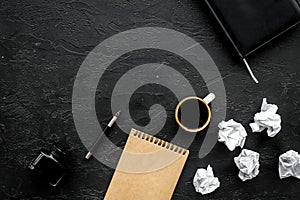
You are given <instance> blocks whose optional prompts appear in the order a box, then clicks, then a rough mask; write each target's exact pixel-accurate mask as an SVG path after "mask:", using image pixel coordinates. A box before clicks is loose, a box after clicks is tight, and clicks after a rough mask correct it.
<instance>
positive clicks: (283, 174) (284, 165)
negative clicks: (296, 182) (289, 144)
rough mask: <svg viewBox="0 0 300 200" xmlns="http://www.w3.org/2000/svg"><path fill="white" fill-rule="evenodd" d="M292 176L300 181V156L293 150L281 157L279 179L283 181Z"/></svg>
mask: <svg viewBox="0 0 300 200" xmlns="http://www.w3.org/2000/svg"><path fill="white" fill-rule="evenodd" d="M290 176H293V177H296V178H298V179H300V155H299V153H298V152H296V151H293V150H289V151H287V152H285V153H284V154H282V155H281V156H279V177H280V178H281V179H283V178H287V177H290Z"/></svg>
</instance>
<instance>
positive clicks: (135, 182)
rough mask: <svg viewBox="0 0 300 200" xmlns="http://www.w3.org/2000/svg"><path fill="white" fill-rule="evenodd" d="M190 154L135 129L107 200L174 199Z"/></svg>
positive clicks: (113, 179) (116, 171)
mask: <svg viewBox="0 0 300 200" xmlns="http://www.w3.org/2000/svg"><path fill="white" fill-rule="evenodd" d="M188 154H189V151H188V150H186V149H183V148H180V147H178V146H176V145H173V144H171V143H168V142H165V141H163V140H160V139H158V138H156V137H154V136H151V135H148V134H145V133H143V132H140V131H137V130H135V129H132V130H131V132H130V134H129V137H128V139H127V142H126V145H125V148H124V151H123V153H122V155H121V157H120V160H119V163H118V166H117V169H116V170H115V173H114V175H113V177H112V180H111V182H110V185H109V188H108V190H107V193H106V195H105V198H104V199H105V200H122V199H126V200H135V199H136V200H148V199H151V200H152V199H153V200H166V199H171V197H172V194H173V192H174V189H175V187H176V184H177V182H178V179H179V177H180V174H181V171H182V169H183V167H184V164H185V162H186V159H187V157H188Z"/></svg>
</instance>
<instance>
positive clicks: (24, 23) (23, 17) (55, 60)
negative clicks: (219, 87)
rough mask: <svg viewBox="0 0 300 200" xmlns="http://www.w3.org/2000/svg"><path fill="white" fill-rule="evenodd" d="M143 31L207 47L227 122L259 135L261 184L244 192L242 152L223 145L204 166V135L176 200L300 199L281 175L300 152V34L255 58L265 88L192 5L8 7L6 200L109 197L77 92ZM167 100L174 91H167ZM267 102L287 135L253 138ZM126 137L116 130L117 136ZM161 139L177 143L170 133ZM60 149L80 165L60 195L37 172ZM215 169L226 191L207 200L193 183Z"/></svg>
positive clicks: (1, 154) (0, 150)
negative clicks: (286, 155)
mask: <svg viewBox="0 0 300 200" xmlns="http://www.w3.org/2000/svg"><path fill="white" fill-rule="evenodd" d="M143 26H160V27H166V28H171V29H175V30H178V31H180V32H183V33H185V34H187V35H189V36H190V37H192V38H193V39H195V40H196V41H198V42H199V43H201V44H202V45H203V46H204V47H205V48H206V50H207V51H208V52H209V53H210V55H211V56H212V57H213V59H214V61H215V62H216V64H217V66H218V68H219V70H220V72H221V74H222V78H223V81H224V84H225V87H226V92H227V103H228V107H227V119H230V118H234V119H236V120H237V121H240V122H242V123H243V124H244V126H245V127H246V129H247V131H248V133H249V136H248V137H247V141H246V145H245V147H246V148H249V149H252V150H255V151H258V152H259V153H260V154H261V159H260V161H261V167H260V174H259V176H258V177H256V178H255V179H253V180H251V181H248V182H245V183H243V182H242V181H241V180H239V178H238V176H237V174H238V170H237V168H236V167H235V165H234V163H233V157H234V156H237V155H238V154H239V152H240V150H239V149H237V150H235V151H234V152H229V151H228V150H227V149H226V147H225V146H224V145H223V144H221V143H217V144H216V146H215V147H214V149H213V151H212V152H211V153H210V154H209V155H208V156H207V157H205V158H204V159H199V158H198V150H199V146H200V144H201V139H202V136H201V134H199V135H198V136H197V137H196V140H195V142H194V143H193V145H192V146H191V148H190V151H191V153H190V157H189V159H188V161H187V163H186V166H185V169H184V171H183V173H182V176H181V178H180V180H179V183H178V185H177V188H176V190H175V193H174V196H173V199H189V200H190V199H299V196H300V192H299V186H300V180H297V179H295V178H288V179H284V180H280V179H279V177H278V171H277V167H278V156H279V155H280V154H281V153H283V152H285V151H286V150H289V149H294V150H296V151H298V152H300V145H299V141H300V101H299V97H300V79H299V76H300V56H299V54H300V27H297V28H295V29H293V30H291V31H290V32H288V33H287V34H285V35H284V36H282V37H280V38H279V39H277V40H276V41H274V42H272V44H271V45H268V46H267V47H265V48H264V49H262V50H260V51H259V52H258V53H257V54H255V55H253V56H252V57H251V58H250V60H249V62H250V63H251V65H252V67H253V69H254V72H255V73H256V74H257V77H258V78H259V79H260V84H258V85H256V84H255V83H253V81H252V80H251V78H250V77H249V75H248V74H247V72H246V70H245V68H244V66H243V65H242V63H241V62H239V60H238V59H236V57H234V56H232V55H233V54H234V51H233V50H232V48H231V46H230V44H229V42H227V41H226V40H225V37H224V36H223V35H222V33H221V31H220V30H219V29H218V28H217V26H216V23H214V21H213V18H212V17H211V15H210V14H209V12H208V10H207V8H206V7H205V6H204V4H203V3H200V1H192V0H181V1H173V0H168V1H162V0H160V1H157V0H153V1H148V0H143V1H131V0H130V1H121V0H116V1H109V0H105V1H96V0H78V1H76V0H74V1H65V2H63V1H50V0H41V1H20V0H19V1H17V0H2V1H1V2H0V66H1V68H0V74H1V78H0V86H1V87H0V199H102V198H103V197H104V195H105V191H106V189H107V187H108V185H109V181H110V178H111V176H112V174H113V169H110V168H108V167H106V166H103V165H102V164H101V163H98V162H97V161H96V160H95V159H94V160H90V161H88V162H87V161H85V160H84V159H83V156H84V154H85V152H86V149H85V147H84V146H83V145H82V143H81V142H80V139H79V137H78V135H77V133H76V129H75V127H74V122H73V118H72V110H71V106H72V105H71V98H72V87H73V83H74V79H75V76H76V73H77V70H78V69H79V67H80V65H81V63H82V61H83V60H84V58H85V57H86V55H87V54H88V52H89V51H91V50H92V49H93V48H94V47H95V46H96V45H98V44H99V43H100V42H101V41H103V40H104V39H105V38H108V37H109V36H111V35H113V34H116V33H118V32H121V31H124V30H128V29H131V28H136V27H143ZM149 53H150V54H152V53H151V52H149ZM145 54H146V53H145ZM141 55H142V54H141ZM153 55H155V53H153ZM124 62H126V61H124ZM130 62H132V61H128V64H130ZM186 73H187V74H186V75H187V76H188V72H186ZM109 76H111V77H113V76H114V75H113V72H112V74H110V75H109V74H108V75H107V78H106V79H104V80H103V82H102V84H101V83H99V94H98V95H97V101H103V105H104V106H103V107H101V106H99V107H97V113H98V114H99V115H98V117H99V121H100V122H101V123H102V125H104V124H105V122H107V121H108V119H109V117H110V116H111V113H110V111H109V109H108V106H106V105H109V103H110V102H109V96H106V93H107V92H106V91H105V90H104V91H103V89H105V88H106V87H109V84H110V82H108V81H109ZM216 81H220V80H216ZM192 82H193V84H194V85H195V87H198V88H200V89H201V88H202V91H199V93H203V94H204V93H205V91H206V89H205V86H204V85H203V81H202V80H201V79H200V80H198V81H197V80H193V81H192ZM203 87H204V88H203ZM101 88H102V89H101ZM142 90H144V93H146V94H148V95H154V96H156V98H153V99H154V100H155V101H157V99H159V98H158V97H157V96H161V97H162V100H161V101H162V102H165V101H168V103H169V104H170V106H171V105H176V103H177V101H176V100H174V98H172V99H169V98H171V97H172V95H170V96H169V97H168V98H165V96H164V93H159V91H160V88H158V89H157V90H151V88H147V87H145V88H141V91H140V92H139V94H137V95H140V94H142V92H143V91H142ZM101 91H103V92H101ZM149 91H150V92H149ZM151 91H153V92H152V93H151ZM154 91H155V92H154ZM161 91H163V92H167V91H165V88H161ZM263 97H267V98H268V101H269V102H271V103H276V104H277V105H278V106H279V113H280V114H281V116H282V120H283V123H282V126H283V127H282V131H281V132H280V133H279V134H278V135H277V136H276V137H275V138H268V137H267V136H266V134H265V133H262V134H252V133H251V132H250V128H249V126H248V123H250V122H251V121H252V118H253V115H254V114H255V113H256V112H257V111H258V109H259V107H260V104H261V100H262V98H263ZM145 98H146V97H145ZM135 99H138V96H137V97H136V98H135ZM148 104H149V102H147V105H146V107H147V106H148ZM139 106H143V105H139ZM132 107H133V108H135V107H134V106H132ZM138 108H139V109H141V108H143V107H138ZM139 109H137V108H135V109H133V110H132V115H133V116H134V117H133V118H134V119H136V120H137V121H138V120H139V119H140V120H141V122H139V123H140V124H143V123H144V122H143V117H144V116H145V112H139ZM169 112H170V113H169V115H170V119H169V120H171V121H168V122H167V123H168V124H167V126H168V127H166V129H169V130H171V131H172V130H175V129H176V126H175V124H174V122H172V117H173V116H172V115H173V114H174V113H173V111H172V110H170V111H169ZM145 121H146V122H147V118H146V119H145ZM117 134H118V133H117V131H116V129H115V130H114V131H113V132H112V136H114V137H116V136H117ZM161 137H170V135H168V134H167V133H162V134H161ZM171 137H172V136H171ZM57 141H62V142H64V143H66V144H67V145H68V146H69V150H70V151H71V153H72V159H73V164H72V166H71V169H70V173H69V176H68V177H67V178H66V179H65V181H64V183H63V184H61V185H60V187H57V188H51V187H50V186H47V185H46V184H43V183H42V182H40V181H39V180H38V179H36V178H35V177H33V176H32V175H31V174H30V172H29V170H28V169H27V166H28V164H29V162H30V161H31V160H32V159H33V158H34V156H35V155H36V154H37V153H38V151H39V149H40V148H41V147H49V146H50V144H51V143H53V142H57ZM124 142H125V141H124V140H123V142H121V143H120V146H122V145H123V144H124ZM208 164H211V165H212V166H213V167H214V172H215V175H216V176H217V177H219V179H220V182H221V187H220V188H219V189H217V191H215V192H214V193H212V194H209V195H206V196H201V195H200V194H197V193H196V192H195V191H194V187H193V185H192V178H193V176H194V173H195V171H196V169H197V168H199V167H206V166H207V165H208Z"/></svg>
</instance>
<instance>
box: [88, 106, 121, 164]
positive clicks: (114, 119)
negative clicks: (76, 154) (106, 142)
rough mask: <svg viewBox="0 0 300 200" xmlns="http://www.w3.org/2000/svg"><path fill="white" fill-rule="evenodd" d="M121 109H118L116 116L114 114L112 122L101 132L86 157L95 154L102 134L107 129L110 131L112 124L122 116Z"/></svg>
mask: <svg viewBox="0 0 300 200" xmlns="http://www.w3.org/2000/svg"><path fill="white" fill-rule="evenodd" d="M120 114H121V111H118V112H117V113H116V114H115V116H113V118H112V119H111V120H110V122H109V123H108V125H107V126H106V127H105V129H104V130H103V131H102V132H101V133H100V135H99V136H98V138H97V140H96V141H95V142H94V144H93V146H92V147H91V149H90V151H89V152H88V153H87V154H86V155H85V159H90V157H91V156H92V155H93V152H94V151H95V149H96V148H97V146H98V143H99V141H100V139H101V137H102V135H103V134H104V133H106V132H107V131H109V130H110V129H111V127H112V125H113V124H114V123H115V122H116V121H117V119H118V117H119V116H120Z"/></svg>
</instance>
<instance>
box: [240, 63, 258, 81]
mask: <svg viewBox="0 0 300 200" xmlns="http://www.w3.org/2000/svg"><path fill="white" fill-rule="evenodd" d="M243 61H244V63H245V65H246V67H247V70H248V72H249V74H250V75H251V77H252V79H253V80H254V82H255V83H259V82H258V80H257V79H256V77H255V76H254V74H253V72H252V70H251V68H250V66H249V64H248V62H247V60H246V59H245V58H243Z"/></svg>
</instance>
